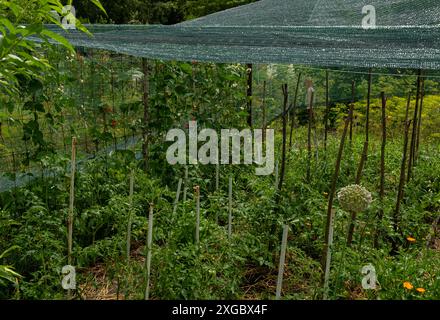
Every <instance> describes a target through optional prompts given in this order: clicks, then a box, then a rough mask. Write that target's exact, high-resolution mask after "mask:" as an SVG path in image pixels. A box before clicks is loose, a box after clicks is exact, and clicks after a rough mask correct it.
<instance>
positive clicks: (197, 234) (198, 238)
mask: <svg viewBox="0 0 440 320" xmlns="http://www.w3.org/2000/svg"><path fill="white" fill-rule="evenodd" d="M194 191H195V193H196V194H195V196H196V244H199V242H200V187H199V186H195V187H194Z"/></svg>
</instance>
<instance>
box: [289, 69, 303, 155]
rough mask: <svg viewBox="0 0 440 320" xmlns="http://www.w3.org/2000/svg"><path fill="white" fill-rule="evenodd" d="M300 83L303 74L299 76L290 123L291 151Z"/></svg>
mask: <svg viewBox="0 0 440 320" xmlns="http://www.w3.org/2000/svg"><path fill="white" fill-rule="evenodd" d="M300 81H301V72H300V73H299V74H298V80H297V82H296V89H295V96H294V98H293V107H292V119H291V123H290V137H289V150H291V149H292V136H293V128H294V127H295V117H296V104H297V100H298V91H299V83H300Z"/></svg>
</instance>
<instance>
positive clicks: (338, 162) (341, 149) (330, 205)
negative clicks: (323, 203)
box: [322, 104, 353, 270]
mask: <svg viewBox="0 0 440 320" xmlns="http://www.w3.org/2000/svg"><path fill="white" fill-rule="evenodd" d="M352 117H353V104H351V106H350V110H349V112H348V116H347V118H346V119H345V125H344V132H343V133H342V137H341V142H340V144H339V151H338V156H337V159H336V164H335V172H334V174H333V179H332V185H331V190H330V193H329V197H328V206H327V223H326V227H325V240H326V243H325V245H324V251H323V259H322V264H323V269H324V270H326V268H327V261H328V252H329V251H328V247H329V245H330V240H331V237H330V236H331V226H332V223H333V200H334V197H335V192H336V185H337V182H338V178H339V171H340V169H341V160H342V155H343V152H344V144H345V139H346V137H347V132H348V126H349V125H350V122H351V118H352Z"/></svg>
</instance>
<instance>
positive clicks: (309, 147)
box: [307, 91, 314, 181]
mask: <svg viewBox="0 0 440 320" xmlns="http://www.w3.org/2000/svg"><path fill="white" fill-rule="evenodd" d="M313 97H314V92H313V91H312V92H311V96H310V104H309V125H308V130H307V155H308V156H307V159H308V160H307V181H310V174H311V166H312V119H313V109H312V107H313Z"/></svg>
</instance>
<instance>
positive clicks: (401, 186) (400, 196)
mask: <svg viewBox="0 0 440 320" xmlns="http://www.w3.org/2000/svg"><path fill="white" fill-rule="evenodd" d="M406 110H407V112H406V116H405V135H404V142H403V155H402V163H401V165H400V179H399V187H398V189H397V201H396V208H395V210H394V215H393V228H394V232H395V233H397V231H398V230H399V216H400V203H401V202H402V199H403V193H404V187H405V171H406V162H407V161H406V160H407V153H408V143H409V128H410V127H411V120H408V118H409V102H408V105H407V109H406ZM410 152H411V150H410ZM392 245H393V252H394V253H397V249H398V248H397V242H396V241H395V240H393V241H392Z"/></svg>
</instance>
